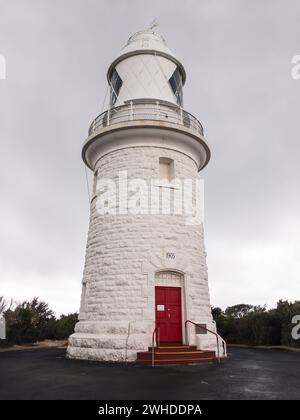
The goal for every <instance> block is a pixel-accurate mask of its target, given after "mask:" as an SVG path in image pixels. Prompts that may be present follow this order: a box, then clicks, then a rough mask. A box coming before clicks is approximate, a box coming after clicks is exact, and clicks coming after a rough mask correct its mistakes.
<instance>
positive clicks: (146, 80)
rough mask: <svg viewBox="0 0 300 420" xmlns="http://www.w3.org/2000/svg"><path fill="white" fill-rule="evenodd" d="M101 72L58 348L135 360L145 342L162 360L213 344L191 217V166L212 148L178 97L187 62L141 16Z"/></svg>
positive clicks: (199, 243) (199, 245)
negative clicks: (106, 95)
mask: <svg viewBox="0 0 300 420" xmlns="http://www.w3.org/2000/svg"><path fill="white" fill-rule="evenodd" d="M107 78H108V83H109V87H110V103H109V108H108V109H107V110H106V111H105V112H103V113H102V114H101V115H99V116H98V117H97V118H96V119H95V120H94V121H93V122H92V124H91V126H90V128H89V136H88V138H87V140H86V141H85V143H84V145H83V149H82V157H83V160H84V163H85V164H86V165H87V166H88V168H90V169H91V170H92V171H93V173H94V187H93V196H92V198H91V213H90V226H89V233H88V240H87V249H86V260H85V268H84V274H83V281H82V295H81V307H80V314H79V322H78V323H77V324H76V327H75V333H74V334H72V335H71V336H70V338H69V346H68V350H67V354H68V357H71V358H79V359H90V360H105V361H106V360H107V361H125V360H127V361H135V360H136V359H137V357H138V355H139V354H142V353H145V354H146V353H147V351H148V348H149V347H150V351H151V347H152V346H153V344H154V346H155V347H156V351H157V348H160V349H161V350H162V351H164V352H165V354H166V355H165V356H164V360H165V359H166V357H167V354H169V353H170V354H171V353H176V352H178V355H179V354H183V353H185V352H183V351H181V352H180V351H179V350H182V349H185V350H186V351H188V350H189V349H191V348H192V349H193V350H195V352H194V354H196V355H198V356H199V355H200V352H198V353H197V351H199V350H200V349H201V350H206V351H210V352H211V353H207V355H208V356H212V355H214V354H215V353H213V352H216V353H217V350H218V349H219V348H221V343H222V341H221V338H218V336H217V335H216V328H215V324H214V322H213V320H212V315H211V307H210V299H209V289H208V279H207V267H206V253H205V249H204V238H203V225H202V222H201V220H199V217H197V214H198V210H199V208H198V207H201V205H202V203H201V202H199V200H198V199H197V197H198V196H199V194H198V193H199V182H198V180H199V171H201V169H202V168H203V167H204V166H205V165H206V164H207V163H208V161H209V158H210V151H209V148H208V145H207V142H206V140H205V138H204V136H203V128H202V125H201V124H200V122H199V121H198V120H197V119H196V118H195V117H194V116H193V115H191V114H189V113H188V112H187V111H185V110H184V109H183V86H184V83H185V79H186V72H185V69H184V67H183V65H182V64H181V62H180V61H179V60H178V59H177V58H176V56H175V55H174V54H173V53H172V52H171V51H170V50H169V48H168V47H167V45H166V43H165V41H164V39H163V38H162V36H161V35H159V34H158V33H156V32H154V31H153V29H152V28H151V29H147V30H144V31H140V32H137V33H135V34H134V35H132V36H131V37H130V38H129V40H128V42H127V44H126V46H125V47H124V48H123V49H122V51H121V54H120V55H119V56H118V57H117V58H116V59H115V60H114V61H113V62H112V64H111V65H110V67H109V69H108V72H107ZM191 185H192V187H191V188H189V186H191ZM187 201H189V202H190V203H191V205H192V209H193V211H194V213H193V211H192V212H191V211H187V207H188V206H187V205H185V203H186V202H187ZM200 201H201V200H200ZM195 203H196V204H195ZM189 210H190V209H189ZM195 214H196V216H195ZM216 338H218V340H216ZM154 339H155V340H154ZM153 340H154V341H153ZM217 342H218V343H219V347H218V346H217ZM188 346H193V347H188ZM170 348H172V349H174V351H173V352H167V350H168V349H170ZM157 353H158V354H159V353H160V352H157ZM205 354H206V353H205ZM155 356H156V355H155ZM182 357H183V356H180V357H179V356H177V358H176V360H178V361H179V362H180V360H182ZM157 358H158V355H157ZM147 360H148V359H147ZM197 360H198V359H197ZM145 361H146V359H145ZM148 362H149V360H148Z"/></svg>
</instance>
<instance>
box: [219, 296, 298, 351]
mask: <svg viewBox="0 0 300 420" xmlns="http://www.w3.org/2000/svg"><path fill="white" fill-rule="evenodd" d="M297 314H300V301H295V302H294V303H292V302H288V301H282V300H280V301H279V302H278V303H277V307H276V308H275V309H270V310H268V311H267V310H266V307H265V306H263V307H261V306H252V305H247V304H239V305H235V306H230V307H228V308H227V309H226V310H225V311H222V309H221V308H212V315H213V318H214V320H215V321H216V324H217V329H218V332H219V334H220V335H221V336H222V337H223V338H224V339H225V340H226V341H227V342H228V343H231V344H247V345H253V346H257V345H286V346H294V347H300V340H293V338H292V328H293V327H294V325H293V324H291V320H292V318H293V316H294V315H297Z"/></svg>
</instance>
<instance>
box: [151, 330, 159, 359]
mask: <svg viewBox="0 0 300 420" xmlns="http://www.w3.org/2000/svg"><path fill="white" fill-rule="evenodd" d="M154 337H156V346H157V347H159V323H158V324H157V325H156V327H155V328H154V331H153V334H152V367H154Z"/></svg>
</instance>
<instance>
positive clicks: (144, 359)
mask: <svg viewBox="0 0 300 420" xmlns="http://www.w3.org/2000/svg"><path fill="white" fill-rule="evenodd" d="M216 361H218V358H217V356H216V353H215V352H214V351H206V350H205V351H202V350H197V347H196V346H183V345H178V346H159V347H154V348H153V347H149V348H148V351H144V352H139V353H138V354H137V360H136V363H137V364H139V365H154V364H155V365H189V364H198V363H205V362H206V363H207V362H216ZM153 362H154V363H153Z"/></svg>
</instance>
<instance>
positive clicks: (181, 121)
mask: <svg viewBox="0 0 300 420" xmlns="http://www.w3.org/2000/svg"><path fill="white" fill-rule="evenodd" d="M140 120H155V121H162V122H168V123H171V124H175V125H177V126H183V127H186V128H189V129H191V130H193V131H195V132H196V133H197V134H200V135H203V127H202V124H201V123H200V121H198V119H197V118H196V117H194V116H193V115H192V114H190V113H189V112H187V111H184V110H183V109H182V108H180V107H178V106H175V105H172V104H166V103H163V102H160V101H156V102H151V101H150V100H149V102H140V103H135V102H134V101H130V102H129V103H126V104H125V105H120V106H117V107H114V108H110V109H108V110H107V111H104V112H102V113H101V114H100V115H98V117H96V118H95V119H94V120H93V122H92V123H91V125H90V127H89V135H91V134H93V133H94V132H95V131H96V130H99V129H101V128H105V127H109V126H111V125H114V124H118V123H122V122H130V121H140Z"/></svg>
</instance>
